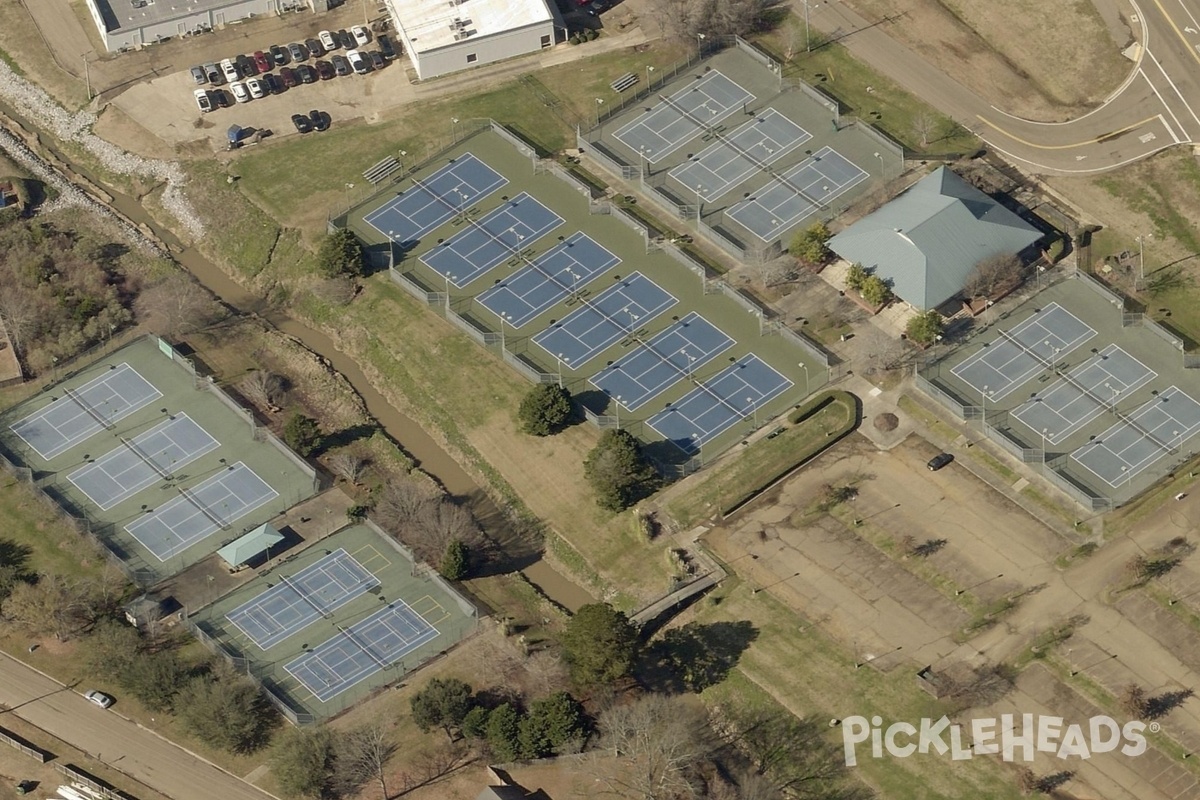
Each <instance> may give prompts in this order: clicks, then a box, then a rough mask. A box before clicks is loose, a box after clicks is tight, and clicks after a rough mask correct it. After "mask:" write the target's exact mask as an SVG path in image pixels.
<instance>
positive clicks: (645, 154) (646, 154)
mask: <svg viewBox="0 0 1200 800" xmlns="http://www.w3.org/2000/svg"><path fill="white" fill-rule="evenodd" d="M652 152H654V151H653V150H649V149H647V148H646V147H645V146H642V147H640V148H638V153H639V154H640V155H641V157H642V161H641V165H642V169H641V175H639V176H638V179H639V180H640V181H641V184H642V190H643V191H645V189H646V173H647V172H649V171H650V153H652Z"/></svg>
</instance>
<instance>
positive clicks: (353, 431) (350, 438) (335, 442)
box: [321, 423, 379, 453]
mask: <svg viewBox="0 0 1200 800" xmlns="http://www.w3.org/2000/svg"><path fill="white" fill-rule="evenodd" d="M377 430H379V426H378V425H374V424H371V423H363V424H361V425H351V426H350V427H348V428H342V429H341V430H340V431H334V432H333V433H330V434H326V435H325V436H324V437H323V438H322V440H321V452H323V453H325V452H329V451H330V450H335V449H337V448H339V447H345V446H346V445H350V444H354V443H355V442H357V441H361V440H364V439H370V438H371V437H372V436H373V435H374V434H375V431H377Z"/></svg>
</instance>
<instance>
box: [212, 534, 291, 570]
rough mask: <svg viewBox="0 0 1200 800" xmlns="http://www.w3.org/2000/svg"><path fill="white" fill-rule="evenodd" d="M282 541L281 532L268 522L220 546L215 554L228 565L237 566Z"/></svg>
mask: <svg viewBox="0 0 1200 800" xmlns="http://www.w3.org/2000/svg"><path fill="white" fill-rule="evenodd" d="M282 541H283V534H282V533H280V532H279V531H277V530H275V529H274V528H272V527H271V526H270V525H269V524H263V525H259V526H258V527H257V528H255V529H254V530H252V531H250V532H249V533H247V534H244V535H242V536H239V537H238V538H236V539H234V540H233V541H232V542H230V543H229V544H227V545H225V546H224V547H222V548H221V549H220V550H218V551H217V555H219V556H220V557H221V558H222V559H224V560H225V563H227V564H228V565H229V566H231V567H238V566H241V565H242V564H245V563H246V562H247V561H249V560H250V559H252V558H254V557H255V556H257V555H259V554H261V553H265V552H266V551H267V550H268V549H269V548H271V547H274V546H275V545H277V544H279V543H280V542H282Z"/></svg>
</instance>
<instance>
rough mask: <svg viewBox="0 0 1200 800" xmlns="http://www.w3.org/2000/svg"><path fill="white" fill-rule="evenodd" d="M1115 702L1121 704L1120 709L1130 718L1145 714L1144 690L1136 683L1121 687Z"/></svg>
mask: <svg viewBox="0 0 1200 800" xmlns="http://www.w3.org/2000/svg"><path fill="white" fill-rule="evenodd" d="M1117 701H1118V702H1119V703H1120V704H1121V709H1122V710H1123V711H1125V713H1126V714H1128V715H1129V716H1131V717H1141V716H1142V715H1143V714H1145V713H1146V702H1147V700H1146V690H1145V689H1143V688H1142V687H1141V686H1138V685H1137V684H1136V683H1129V684H1126V685H1125V686H1123V687H1121V694H1120V696H1119V697H1118V698H1117Z"/></svg>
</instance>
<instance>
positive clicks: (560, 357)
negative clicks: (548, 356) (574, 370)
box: [555, 353, 563, 389]
mask: <svg viewBox="0 0 1200 800" xmlns="http://www.w3.org/2000/svg"><path fill="white" fill-rule="evenodd" d="M555 363H556V364H557V366H558V388H560V389H561V388H562V385H563V384H562V365H563V354H562V353H559V354H558V360H557V361H556V362H555Z"/></svg>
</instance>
